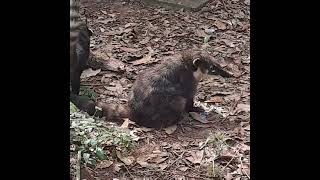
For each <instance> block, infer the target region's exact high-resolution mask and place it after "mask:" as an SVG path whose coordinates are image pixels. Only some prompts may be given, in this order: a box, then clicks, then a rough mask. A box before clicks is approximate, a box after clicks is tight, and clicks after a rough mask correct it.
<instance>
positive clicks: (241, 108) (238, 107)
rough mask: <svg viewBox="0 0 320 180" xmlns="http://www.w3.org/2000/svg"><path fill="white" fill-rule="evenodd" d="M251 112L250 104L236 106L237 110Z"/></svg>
mask: <svg viewBox="0 0 320 180" xmlns="http://www.w3.org/2000/svg"><path fill="white" fill-rule="evenodd" d="M242 111H244V112H250V105H249V104H238V105H237V108H236V112H242Z"/></svg>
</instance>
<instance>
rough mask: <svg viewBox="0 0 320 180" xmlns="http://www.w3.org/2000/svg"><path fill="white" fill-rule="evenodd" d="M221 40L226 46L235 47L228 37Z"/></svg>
mask: <svg viewBox="0 0 320 180" xmlns="http://www.w3.org/2000/svg"><path fill="white" fill-rule="evenodd" d="M221 41H222V42H224V43H225V44H226V45H227V46H229V47H231V48H233V47H236V46H235V45H234V44H233V42H232V41H230V40H229V39H221Z"/></svg>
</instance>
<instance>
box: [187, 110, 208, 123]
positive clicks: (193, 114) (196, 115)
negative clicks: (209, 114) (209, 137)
mask: <svg viewBox="0 0 320 180" xmlns="http://www.w3.org/2000/svg"><path fill="white" fill-rule="evenodd" d="M189 114H190V115H191V117H192V118H193V119H194V120H196V121H199V122H201V123H203V124H206V123H208V122H209V121H208V120H207V118H205V117H204V116H203V117H201V114H199V113H197V112H189Z"/></svg>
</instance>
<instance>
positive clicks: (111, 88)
mask: <svg viewBox="0 0 320 180" xmlns="http://www.w3.org/2000/svg"><path fill="white" fill-rule="evenodd" d="M104 88H106V89H107V90H108V91H113V92H117V93H118V94H121V93H122V92H123V87H122V85H121V84H120V83H117V84H116V86H105V87H104Z"/></svg>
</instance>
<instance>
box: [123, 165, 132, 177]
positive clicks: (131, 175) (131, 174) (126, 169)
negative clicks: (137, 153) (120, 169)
mask: <svg viewBox="0 0 320 180" xmlns="http://www.w3.org/2000/svg"><path fill="white" fill-rule="evenodd" d="M123 166H124V167H125V168H126V170H127V172H128V174H129V175H130V176H131V178H132V179H134V177H133V175H132V174H131V173H130V171H129V169H128V168H127V166H126V165H125V164H124V165H123Z"/></svg>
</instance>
